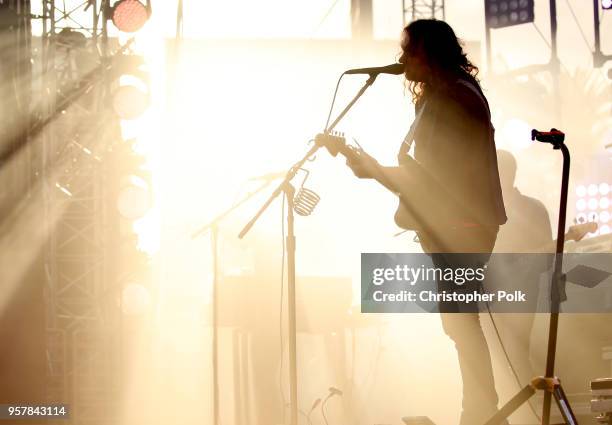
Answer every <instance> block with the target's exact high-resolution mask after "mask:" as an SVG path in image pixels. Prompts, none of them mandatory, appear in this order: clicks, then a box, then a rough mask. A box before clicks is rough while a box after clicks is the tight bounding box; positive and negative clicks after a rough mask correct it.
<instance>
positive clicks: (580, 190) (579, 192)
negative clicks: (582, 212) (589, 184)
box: [576, 184, 587, 198]
mask: <svg viewBox="0 0 612 425" xmlns="http://www.w3.org/2000/svg"><path fill="white" fill-rule="evenodd" d="M586 193H587V191H586V187H584V185H582V184H581V185H580V186H578V187H577V188H576V195H578V196H580V197H581V198H582V197H584V196H586Z"/></svg>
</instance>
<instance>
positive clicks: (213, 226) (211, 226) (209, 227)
mask: <svg viewBox="0 0 612 425" xmlns="http://www.w3.org/2000/svg"><path fill="white" fill-rule="evenodd" d="M270 183H272V180H271V179H268V180H266V181H265V182H264V183H263V184H262V185H261V186H259V187H258V188H257V189H256V190H254V191H253V192H251V193H249V194H247V195H246V196H245V197H244V198H242V199H241V200H240V201H238V202H236V203H235V204H234V205H232V206H231V207H229V208H228V209H226V210H225V211H223V212H222V213H221V214H219V215H218V216H217V217H215V218H214V219H213V220H212V221H211V222H210V223H208V224H206V225H205V226H202V227H201V228H200V229H198V230H196V231H195V232H194V233H193V234H192V235H191V238H192V239H196V238H198V237H200V236H203V235H204V234H206V233H207V232H208V231H210V232H211V237H210V239H211V246H212V258H213V282H212V297H211V298H212V328H213V329H212V331H213V334H212V347H211V349H212V367H213V424H214V425H218V424H219V363H218V328H219V326H218V318H219V314H218V313H219V310H218V297H217V285H218V283H219V262H218V258H219V252H218V251H219V246H218V245H219V244H218V236H219V224H220V223H221V222H222V221H223V220H224V219H225V217H226V216H227V215H229V214H230V213H231V212H232V211H234V210H235V209H237V208H238V207H240V206H241V205H242V204H244V203H246V202H247V201H248V200H249V199H251V198H252V197H253V196H255V195H257V194H258V193H259V192H261V191H262V190H264V189H265V188H266V187H268V186H270Z"/></svg>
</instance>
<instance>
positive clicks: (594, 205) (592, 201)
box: [588, 198, 599, 210]
mask: <svg viewBox="0 0 612 425" xmlns="http://www.w3.org/2000/svg"><path fill="white" fill-rule="evenodd" d="M588 205H589V209H590V210H596V209H597V206H598V205H599V202H597V199H595V198H591V199H589V204H588Z"/></svg>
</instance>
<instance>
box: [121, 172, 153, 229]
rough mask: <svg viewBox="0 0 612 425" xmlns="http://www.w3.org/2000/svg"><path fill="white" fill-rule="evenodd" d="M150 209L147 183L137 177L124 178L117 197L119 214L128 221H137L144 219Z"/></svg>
mask: <svg viewBox="0 0 612 425" xmlns="http://www.w3.org/2000/svg"><path fill="white" fill-rule="evenodd" d="M150 208H151V195H150V193H149V188H148V185H147V183H146V182H145V181H144V180H143V179H141V178H139V177H137V176H129V177H127V178H125V179H124V181H123V182H122V184H121V189H120V191H119V195H118V196H117V209H118V210H119V213H120V214H121V215H122V216H123V217H125V218H127V219H129V220H137V219H139V218H142V217H144V215H145V214H146V213H147V212H148V211H149V209H150Z"/></svg>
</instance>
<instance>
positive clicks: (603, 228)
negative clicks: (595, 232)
mask: <svg viewBox="0 0 612 425" xmlns="http://www.w3.org/2000/svg"><path fill="white" fill-rule="evenodd" d="M599 233H600V234H601V235H607V234H608V233H610V226H608V225H605V226H601V227H600V228H599Z"/></svg>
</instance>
